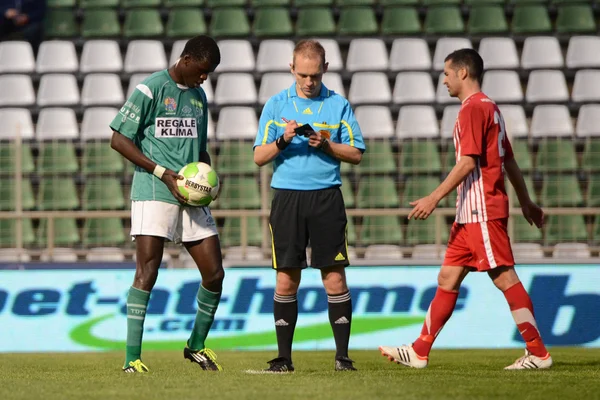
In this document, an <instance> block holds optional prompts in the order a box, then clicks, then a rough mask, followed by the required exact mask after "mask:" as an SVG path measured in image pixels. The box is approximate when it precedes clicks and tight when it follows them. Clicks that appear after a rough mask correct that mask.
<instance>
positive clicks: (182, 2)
mask: <svg viewBox="0 0 600 400" xmlns="http://www.w3.org/2000/svg"><path fill="white" fill-rule="evenodd" d="M203 5H204V0H165V7H167V8H172V7H201V6H203Z"/></svg>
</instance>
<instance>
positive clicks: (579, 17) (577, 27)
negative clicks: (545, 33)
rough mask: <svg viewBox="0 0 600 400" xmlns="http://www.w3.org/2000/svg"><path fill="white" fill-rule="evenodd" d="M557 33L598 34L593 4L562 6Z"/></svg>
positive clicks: (559, 10) (558, 17)
mask: <svg viewBox="0 0 600 400" xmlns="http://www.w3.org/2000/svg"><path fill="white" fill-rule="evenodd" d="M556 32H557V33H569V34H574V33H596V22H595V18H594V12H593V10H592V6H591V4H561V5H559V6H558V15H557V16H556Z"/></svg>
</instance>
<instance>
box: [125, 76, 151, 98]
mask: <svg viewBox="0 0 600 400" xmlns="http://www.w3.org/2000/svg"><path fill="white" fill-rule="evenodd" d="M149 76H150V74H148V73H146V72H142V73H139V74H133V75H131V76H130V77H129V84H128V86H127V98H129V97H130V96H131V94H132V93H133V91H134V90H135V87H136V86H137V85H138V84H140V83H142V81H143V80H144V79H146V78H147V77H149Z"/></svg>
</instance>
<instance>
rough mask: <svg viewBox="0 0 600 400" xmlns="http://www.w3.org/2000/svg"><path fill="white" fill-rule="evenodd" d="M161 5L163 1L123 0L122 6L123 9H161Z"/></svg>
mask: <svg viewBox="0 0 600 400" xmlns="http://www.w3.org/2000/svg"><path fill="white" fill-rule="evenodd" d="M160 3H162V0H121V6H122V7H123V8H136V7H138V8H139V7H148V8H155V7H160Z"/></svg>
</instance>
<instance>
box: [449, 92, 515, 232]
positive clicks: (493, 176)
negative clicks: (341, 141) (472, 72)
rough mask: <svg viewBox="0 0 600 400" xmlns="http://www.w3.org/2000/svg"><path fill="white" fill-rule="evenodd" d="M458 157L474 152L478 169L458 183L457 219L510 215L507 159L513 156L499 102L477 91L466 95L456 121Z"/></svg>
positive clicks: (469, 221) (496, 217)
mask: <svg viewBox="0 0 600 400" xmlns="http://www.w3.org/2000/svg"><path fill="white" fill-rule="evenodd" d="M454 146H455V147H456V161H457V162H458V161H459V160H460V158H461V157H463V156H474V157H476V160H477V165H476V167H475V169H474V170H473V171H472V172H471V173H470V174H469V175H468V176H467V177H466V178H465V180H464V181H462V182H461V183H460V185H459V186H458V189H457V190H458V196H457V199H456V222H457V223H459V224H466V223H473V222H485V221H489V220H494V219H499V218H507V217H508V196H507V195H506V186H505V185H504V160H509V159H512V158H513V157H514V155H513V151H512V147H511V145H510V142H509V140H508V137H507V135H506V129H505V125H504V119H503V118H502V114H501V113H500V110H499V109H498V106H497V105H496V103H495V102H494V101H493V100H491V99H490V98H489V97H487V96H486V95H485V94H484V93H482V92H478V93H475V94H473V95H471V96H469V97H468V98H466V99H465V100H464V101H463V103H462V106H461V108H460V111H459V112H458V118H457V119H456V123H455V125H454Z"/></svg>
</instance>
